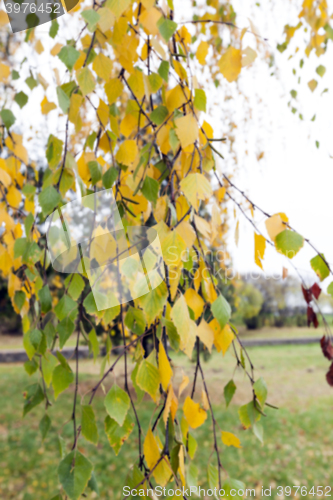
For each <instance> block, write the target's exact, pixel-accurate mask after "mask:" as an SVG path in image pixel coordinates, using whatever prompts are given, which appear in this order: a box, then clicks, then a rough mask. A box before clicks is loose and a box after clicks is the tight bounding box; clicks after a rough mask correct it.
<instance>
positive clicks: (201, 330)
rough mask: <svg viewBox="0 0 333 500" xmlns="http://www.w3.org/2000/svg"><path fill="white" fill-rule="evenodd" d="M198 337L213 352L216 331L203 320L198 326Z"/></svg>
mask: <svg viewBox="0 0 333 500" xmlns="http://www.w3.org/2000/svg"><path fill="white" fill-rule="evenodd" d="M197 335H198V337H199V339H200V340H201V342H203V343H204V344H205V346H206V347H207V349H208V351H209V352H212V347H213V343H214V331H213V330H212V328H211V327H210V326H209V324H208V323H206V321H205V320H204V319H203V320H202V321H201V323H200V325H199V326H198V329H197Z"/></svg>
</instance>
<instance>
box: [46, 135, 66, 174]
mask: <svg viewBox="0 0 333 500" xmlns="http://www.w3.org/2000/svg"><path fill="white" fill-rule="evenodd" d="M63 144H64V143H63V142H62V140H60V139H58V138H57V137H55V136H54V135H52V134H50V135H49V139H48V141H47V148H46V159H47V161H48V164H49V167H50V168H51V169H52V170H53V169H54V168H56V167H57V166H58V165H59V163H60V160H61V157H62V146H63Z"/></svg>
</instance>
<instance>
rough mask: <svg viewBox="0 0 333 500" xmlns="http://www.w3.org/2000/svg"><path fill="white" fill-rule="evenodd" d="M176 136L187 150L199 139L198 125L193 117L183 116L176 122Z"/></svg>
mask: <svg viewBox="0 0 333 500" xmlns="http://www.w3.org/2000/svg"><path fill="white" fill-rule="evenodd" d="M175 124H176V127H177V128H176V134H177V136H178V139H179V140H180V143H181V146H182V148H183V149H185V148H187V146H190V145H191V144H194V142H195V141H196V140H197V139H198V136H199V129H198V123H197V121H196V119H195V118H194V116H193V115H186V116H182V117H181V118H178V119H177V120H175Z"/></svg>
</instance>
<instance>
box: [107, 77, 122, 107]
mask: <svg viewBox="0 0 333 500" xmlns="http://www.w3.org/2000/svg"><path fill="white" fill-rule="evenodd" d="M104 90H105V93H106V96H107V98H108V102H109V104H113V103H114V102H116V100H117V99H118V97H120V96H121V94H122V92H123V84H122V83H121V81H120V80H119V79H118V78H112V79H111V80H110V81H109V82H108V83H106V84H105V85H104Z"/></svg>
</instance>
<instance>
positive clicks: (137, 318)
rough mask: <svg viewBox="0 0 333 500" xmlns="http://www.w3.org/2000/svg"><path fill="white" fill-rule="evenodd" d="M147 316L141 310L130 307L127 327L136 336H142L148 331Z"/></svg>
mask: <svg viewBox="0 0 333 500" xmlns="http://www.w3.org/2000/svg"><path fill="white" fill-rule="evenodd" d="M146 323H147V322H146V318H145V314H144V312H143V311H142V310H141V309H135V308H134V307H131V306H130V307H129V308H128V311H127V313H126V316H125V325H126V326H127V328H128V329H129V330H131V332H132V333H134V334H135V335H142V334H143V333H144V331H145V329H146Z"/></svg>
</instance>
